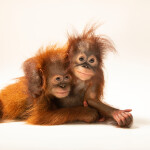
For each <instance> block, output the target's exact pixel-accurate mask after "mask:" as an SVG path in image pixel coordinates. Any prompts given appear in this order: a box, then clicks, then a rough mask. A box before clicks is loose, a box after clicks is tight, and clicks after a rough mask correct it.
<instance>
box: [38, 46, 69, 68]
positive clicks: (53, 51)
mask: <svg viewBox="0 0 150 150" xmlns="http://www.w3.org/2000/svg"><path fill="white" fill-rule="evenodd" d="M35 57H36V58H37V61H38V62H39V64H41V65H42V66H41V67H43V66H44V65H45V63H46V62H49V63H55V62H57V61H59V62H64V60H67V59H66V58H67V53H66V46H64V47H58V46H57V45H49V46H47V47H46V48H45V49H44V48H43V47H41V48H40V49H39V50H38V52H37V54H36V56H35Z"/></svg>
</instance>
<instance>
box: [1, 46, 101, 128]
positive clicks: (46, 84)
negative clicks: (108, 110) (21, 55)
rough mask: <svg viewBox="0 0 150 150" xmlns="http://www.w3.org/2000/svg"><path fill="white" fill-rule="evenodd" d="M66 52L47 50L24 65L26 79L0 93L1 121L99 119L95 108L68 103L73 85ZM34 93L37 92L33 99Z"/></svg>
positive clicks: (34, 122) (44, 122)
mask: <svg viewBox="0 0 150 150" xmlns="http://www.w3.org/2000/svg"><path fill="white" fill-rule="evenodd" d="M65 50H66V48H56V47H47V48H46V50H45V51H39V52H38V53H37V55H36V56H35V57H32V58H30V59H28V60H27V61H26V62H25V63H24V71H25V74H26V76H25V77H21V78H18V81H17V82H16V83H15V84H11V85H9V86H7V87H6V88H4V89H3V90H1V92H0V108H1V110H0V111H1V113H0V114H1V119H2V120H6V119H9V120H10V119H21V120H25V121H27V122H28V123H31V124H39V125H40V124H43V125H57V124H63V123H67V122H73V121H85V122H95V121H96V120H97V119H98V117H99V114H98V112H97V110H96V109H93V108H90V107H87V108H85V107H83V106H78V105H75V104H74V102H73V103H72V102H71V101H69V96H70V93H71V88H72V86H73V83H72V77H71V73H70V71H69V68H68V65H69V62H68V61H67V59H66V58H67V56H66V54H67V53H66V52H65ZM28 66H30V68H28ZM30 69H31V70H30ZM32 91H37V93H36V94H34V96H33V94H32V93H33V92H32ZM63 105H65V107H63ZM70 105H73V106H74V107H70Z"/></svg>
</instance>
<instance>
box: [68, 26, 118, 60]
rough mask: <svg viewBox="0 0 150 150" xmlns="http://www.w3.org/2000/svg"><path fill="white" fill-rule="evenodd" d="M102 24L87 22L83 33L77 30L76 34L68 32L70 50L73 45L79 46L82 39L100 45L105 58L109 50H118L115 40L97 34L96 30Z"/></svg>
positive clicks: (101, 56) (100, 50) (101, 55)
mask: <svg viewBox="0 0 150 150" xmlns="http://www.w3.org/2000/svg"><path fill="white" fill-rule="evenodd" d="M100 26H101V24H97V23H95V24H91V25H90V24H87V25H86V26H85V28H84V30H83V32H82V33H81V34H79V33H77V32H76V31H75V32H74V34H71V35H70V34H68V50H69V51H71V50H72V47H77V45H78V43H80V42H81V41H89V42H90V43H93V44H94V45H95V46H96V47H98V50H99V54H100V58H104V56H105V54H106V53H107V52H109V51H111V52H116V49H115V47H114V43H113V41H112V40H111V39H110V38H109V37H108V36H106V35H103V34H99V35H96V34H95V31H96V30H97V28H99V27H100Z"/></svg>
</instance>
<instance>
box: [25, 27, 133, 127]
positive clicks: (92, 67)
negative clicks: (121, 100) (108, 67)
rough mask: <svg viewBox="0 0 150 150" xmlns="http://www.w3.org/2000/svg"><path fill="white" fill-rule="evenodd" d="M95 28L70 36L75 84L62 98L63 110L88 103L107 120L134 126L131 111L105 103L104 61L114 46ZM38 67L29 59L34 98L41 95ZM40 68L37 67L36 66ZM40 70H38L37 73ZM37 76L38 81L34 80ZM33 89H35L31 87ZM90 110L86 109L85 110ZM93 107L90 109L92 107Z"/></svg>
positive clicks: (69, 47)
mask: <svg viewBox="0 0 150 150" xmlns="http://www.w3.org/2000/svg"><path fill="white" fill-rule="evenodd" d="M94 31H95V28H94V27H91V28H90V29H85V30H84V32H83V34H82V35H76V36H73V35H72V36H69V38H68V43H67V51H66V53H67V54H68V60H69V62H70V69H71V72H72V77H73V84H72V88H71V91H70V94H69V96H68V97H66V98H65V100H63V99H59V100H57V101H55V102H57V106H59V107H60V108H62V109H63V108H66V107H67V108H68V107H69V108H70V107H73V108H74V107H79V106H80V107H81V106H83V103H84V100H85V101H86V102H87V103H88V105H89V106H90V107H93V108H95V109H97V110H98V111H99V113H100V114H101V115H102V116H104V117H105V118H112V119H113V120H114V121H115V122H116V123H117V125H118V126H120V127H130V126H131V124H132V121H133V117H132V115H131V113H129V112H130V111H132V110H131V109H126V110H119V109H116V108H113V107H111V106H109V105H106V104H104V103H103V102H102V98H103V89H104V73H103V58H104V55H105V53H106V52H107V51H108V49H109V50H114V47H113V45H112V43H111V42H110V41H109V40H108V39H107V38H105V37H103V36H96V35H95V34H94ZM28 62H31V63H32V64H34V65H33V68H34V67H35V66H37V64H38V61H37V59H35V60H34V59H32V58H31V59H29V60H27V62H25V64H24V70H28V71H27V73H26V71H25V75H26V77H27V80H28V82H29V84H28V89H29V92H30V93H31V95H32V97H37V98H38V97H39V96H40V95H41V90H40V89H41V88H40V83H41V81H39V79H40V78H39V77H40V72H39V71H37V69H33V68H32V65H31V66H30V65H28ZM35 68H36V67H35ZM35 70H36V71H35ZM34 74H36V76H37V78H34ZM31 87H32V88H31ZM85 108H86V107H85ZM88 108H89V107H88Z"/></svg>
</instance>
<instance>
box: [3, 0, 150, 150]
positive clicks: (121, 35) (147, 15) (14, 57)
mask: <svg viewBox="0 0 150 150" xmlns="http://www.w3.org/2000/svg"><path fill="white" fill-rule="evenodd" d="M95 21H98V22H100V23H103V25H102V26H101V27H100V28H99V29H98V30H97V31H96V33H97V34H99V33H102V34H106V35H108V36H109V37H110V38H111V39H112V40H113V41H114V43H115V46H116V49H117V51H118V53H117V54H115V55H114V54H109V55H108V56H107V58H106V60H105V80H106V85H105V101H106V102H107V103H109V104H112V105H113V106H116V107H118V108H121V109H126V108H132V109H133V115H134V117H135V123H134V125H133V129H132V130H127V131H125V132H126V133H127V135H126V137H125V138H124V139H123V140H125V141H126V140H127V141H128V143H125V142H123V141H122V142H123V143H124V144H127V145H128V147H126V146H125V145H124V144H123V147H120V146H121V144H120V145H118V147H115V146H113V145H114V144H113V142H114V141H113V142H111V141H112V140H111V139H110V141H109V142H110V143H111V144H112V145H111V146H110V147H109V146H108V145H107V137H106V135H108V136H110V135H109V133H110V134H114V133H116V141H117V140H120V137H119V136H121V134H120V135H119V133H122V132H123V131H122V130H121V129H118V128H117V129H116V128H113V127H112V128H111V127H109V126H100V127H102V128H100V130H101V132H100V134H101V133H102V135H101V136H102V138H103V137H104V138H103V140H104V141H105V142H104V143H103V144H102V143H100V144H101V145H102V146H100V145H97V146H94V149H96V148H97V149H98V148H102V149H109V148H110V149H111V148H112V149H115V150H116V149H123V148H125V149H126V148H128V149H129V148H131V149H134V148H135V149H138V148H139V149H140V148H142V149H148V148H150V144H149V143H148V138H150V128H149V126H150V119H149V117H150V109H149V107H150V93H149V89H150V1H149V0H82V1H81V0H75V1H73V0H54V1H52V0H0V88H2V87H3V86H5V85H6V84H7V83H8V82H10V81H11V79H13V78H16V77H19V76H21V75H23V73H22V69H21V65H22V63H23V61H24V60H26V59H27V58H28V57H31V56H33V55H34V54H35V53H36V51H37V50H38V48H39V47H41V46H42V45H46V44H48V43H55V42H57V43H60V44H64V43H65V42H66V40H67V34H66V33H67V31H69V32H71V31H72V29H73V28H75V29H77V30H78V31H79V32H81V31H82V29H83V28H84V26H85V25H86V24H87V23H89V22H95ZM20 125H22V124H14V123H13V124H3V125H1V126H0V131H3V132H5V129H6V130H7V129H8V128H10V127H12V128H13V130H15V129H17V128H18V126H20ZM7 127H8V128H7ZM21 127H22V126H21ZM23 127H24V125H23ZM23 127H22V128H23ZM61 127H63V129H65V130H67V128H69V129H70V130H71V129H72V128H74V126H73V127H72V126H69V127H68V126H61ZM71 127H72V128H71ZM76 127H77V128H79V130H81V129H82V130H83V128H82V127H83V126H81V128H80V125H78V126H76ZM86 127H87V125H86ZM14 128H15V129H14ZM28 128H30V127H26V126H25V131H27V130H28ZM39 128H40V127H39ZM41 128H42V127H41ZM53 128H54V127H53ZM97 128H98V129H99V127H97V125H96V126H95V125H94V126H88V127H87V129H88V132H89V133H90V134H89V136H90V135H93V136H94V134H93V133H95V134H97V132H96V130H94V131H93V133H92V132H91V130H93V129H97ZM3 129H4V130H3ZM32 129H33V127H32V126H31V128H30V130H32ZM36 129H37V128H34V130H36ZM42 129H43V128H42ZM46 129H49V130H50V131H51V129H50V128H48V127H46ZM54 129H55V128H54ZM59 129H60V127H59ZM108 129H109V131H108ZM44 130H45V128H44ZM56 130H57V128H56ZM72 130H73V129H72ZM104 131H106V132H107V131H108V132H109V133H107V134H105V132H104ZM120 131H122V132H120ZM10 132H11V131H10ZM37 132H38V130H37ZM74 132H75V131H74ZM74 132H73V133H74ZM0 133H1V132H0ZM40 133H41V131H40ZM130 133H133V135H132V136H133V139H132V138H131V137H132V136H131V137H130V138H131V139H130V140H131V141H134V142H133V143H132V142H131V141H130V140H129V139H128V135H129V136H130ZM7 134H8V136H9V133H7ZM7 134H6V136H5V138H6V139H5V138H4V139H3V140H2V137H1V136H0V143H1V145H2V146H1V145H0V147H2V149H9V148H10V147H7V146H6V145H5V144H4V143H7V139H8V138H7ZM29 134H30V133H29ZM62 134H63V133H62ZM0 135H1V134H0ZM19 135H20V134H19ZM23 135H24V134H23ZM138 135H139V136H138ZM47 136H48V135H47ZM47 136H46V137H47ZM61 136H62V137H63V135H61ZM68 136H71V134H70V135H68ZM111 136H112V135H111ZM64 137H65V133H64ZM13 138H15V137H13ZM49 138H50V137H49ZM126 138H127V139H126ZM33 139H34V137H33ZM64 139H65V138H64ZM136 139H137V141H136ZM16 140H18V139H17V137H16ZM73 140H74V139H73ZM95 140H98V135H96V137H95ZM141 140H144V141H143V142H145V143H140V142H141ZM98 141H99V140H98ZM98 141H96V142H98ZM129 141H130V142H129ZM59 142H62V141H60V140H58V143H59ZM70 142H71V141H70ZM101 142H102V141H101ZM33 143H34V142H33ZM36 143H37V144H38V141H37V142H36ZM135 143H136V144H138V145H137V147H136V144H135ZM90 144H95V143H92V142H91V143H90V142H88V143H87V147H86V146H85V147H84V146H83V147H82V146H81V147H80V146H79V145H78V146H77V145H76V146H74V149H76V148H77V149H79V148H81V149H84V148H86V149H87V148H88V147H89V148H90V147H92V146H91V145H90ZM4 145H5V146H4ZM12 145H13V146H14V145H15V144H12ZM20 145H21V144H20ZM56 145H57V144H56ZM89 145H90V146H89ZM134 145H135V147H134ZM142 145H143V147H142ZM15 146H16V145H15ZM15 146H14V147H15ZM49 146H50V145H49ZM107 146H108V147H107ZM22 147H24V145H23V144H22ZM33 147H34V146H33ZM43 147H44V146H43ZM45 147H46V148H49V147H48V145H46V146H45ZM28 148H30V147H28ZM41 148H42V146H41ZM59 148H60V147H56V146H55V145H53V149H59ZM63 148H65V149H67V148H69V149H70V147H65V146H64V147H61V148H60V149H63ZM14 149H15V150H16V149H17V146H16V147H15V148H14Z"/></svg>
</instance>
